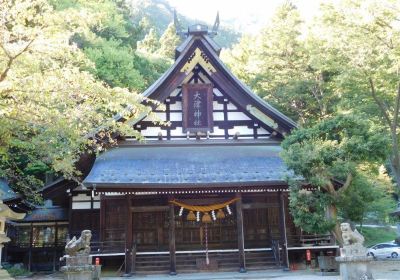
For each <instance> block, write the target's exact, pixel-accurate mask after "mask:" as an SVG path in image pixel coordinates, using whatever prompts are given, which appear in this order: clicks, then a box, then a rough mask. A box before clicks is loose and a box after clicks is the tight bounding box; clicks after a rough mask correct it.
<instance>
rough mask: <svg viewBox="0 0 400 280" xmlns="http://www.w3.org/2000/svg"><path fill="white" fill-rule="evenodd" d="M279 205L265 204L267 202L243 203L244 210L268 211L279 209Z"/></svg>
mask: <svg viewBox="0 0 400 280" xmlns="http://www.w3.org/2000/svg"><path fill="white" fill-rule="evenodd" d="M278 207H279V204H278V203H265V202H253V203H243V204H242V208H243V209H268V208H278Z"/></svg>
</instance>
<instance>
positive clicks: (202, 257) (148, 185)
mask: <svg viewBox="0 0 400 280" xmlns="http://www.w3.org/2000/svg"><path fill="white" fill-rule="evenodd" d="M214 35H215V32H214V30H213V31H209V30H208V28H207V26H204V25H199V24H197V25H194V26H191V27H189V28H188V31H187V32H186V33H185V37H186V38H185V40H184V41H183V43H182V44H181V45H180V46H179V47H177V49H176V59H175V63H174V64H173V65H172V66H171V68H170V69H169V70H167V71H166V72H165V73H164V74H163V75H162V76H161V77H160V78H159V79H158V80H157V81H156V82H155V83H154V84H153V85H152V86H151V87H149V88H148V89H147V90H146V91H145V92H144V93H143V95H144V96H145V97H146V98H148V99H152V100H156V101H158V102H159V103H160V104H161V105H160V106H158V107H156V106H155V105H154V104H153V105H152V106H153V107H152V109H153V110H152V113H151V114H149V115H143V116H141V117H140V118H139V119H136V120H121V121H130V122H132V125H133V126H134V129H136V130H137V131H139V132H140V133H141V135H142V136H143V138H144V140H145V141H138V140H137V139H135V138H134V137H124V139H120V140H119V141H118V145H117V146H115V147H113V148H110V149H108V150H106V151H105V152H103V153H101V154H100V155H99V156H98V157H97V158H96V159H90V157H84V159H83V160H81V162H80V168H81V170H82V172H83V173H84V174H87V176H86V177H85V179H84V180H83V186H84V187H82V186H78V185H77V184H76V183H75V182H71V181H68V180H66V179H63V178H61V179H58V180H56V181H54V182H52V183H50V184H48V185H46V187H45V188H44V189H43V190H42V193H43V196H44V198H45V199H49V200H51V201H52V203H50V202H49V203H48V204H47V205H45V206H43V207H42V208H40V209H39V208H38V209H35V210H34V211H36V212H34V211H33V212H32V213H31V214H30V215H27V217H26V218H25V220H22V221H18V222H14V223H12V224H11V225H10V231H9V232H10V234H11V235H12V236H11V237H12V240H13V241H12V242H11V243H10V244H9V246H8V249H7V257H8V258H9V260H10V261H17V260H19V261H22V262H24V263H25V264H27V265H28V266H29V269H30V270H35V269H40V268H41V267H42V268H43V267H46V264H47V268H50V269H57V268H58V267H59V263H58V258H59V257H60V256H61V255H62V254H63V247H64V246H65V241H66V239H67V238H72V236H74V235H78V236H79V235H80V232H81V231H82V230H84V229H90V230H91V231H92V234H93V238H92V255H93V256H95V257H99V258H100V261H101V263H102V264H103V265H105V266H115V267H116V268H118V267H119V268H120V269H121V271H122V272H121V273H125V274H127V275H129V274H132V273H143V274H147V273H170V274H175V273H182V272H195V271H204V270H206V271H210V270H212V271H215V270H219V271H227V270H231V271H241V272H245V271H246V270H249V269H268V268H277V267H281V268H284V269H290V268H293V267H294V265H295V264H297V263H301V262H302V261H305V258H306V250H309V251H311V254H312V258H314V257H315V255H317V254H320V253H321V252H322V253H324V252H325V253H326V252H331V253H332V252H333V253H335V252H336V250H337V248H338V246H337V245H336V243H335V240H334V238H333V237H332V236H331V235H330V234H327V235H318V236H317V235H310V234H307V233H304V232H302V230H301V229H300V228H298V227H296V226H295V225H294V223H293V220H292V217H291V215H290V213H289V210H288V194H289V192H288V183H287V178H288V177H290V176H292V175H293V174H292V172H291V171H290V170H288V168H287V167H286V166H285V163H284V162H283V160H282V158H281V157H280V151H281V147H280V144H281V141H282V140H283V139H284V137H285V136H286V135H288V134H290V132H291V130H292V129H294V128H296V123H295V122H294V121H292V120H291V119H290V118H288V117H287V116H285V115H284V114H282V113H281V112H279V111H278V110H277V109H275V108H273V107H272V106H271V105H269V104H268V103H266V102H265V101H264V100H263V99H261V98H260V97H258V96H257V95H256V94H254V93H253V92H252V91H251V90H250V89H249V88H248V87H247V86H246V85H244V84H243V83H242V82H241V81H239V80H238V79H237V78H236V77H235V76H234V75H233V74H232V73H231V72H230V70H229V69H228V68H227V67H226V66H225V65H224V64H223V62H222V61H221V59H220V58H219V54H220V51H221V48H220V47H219V46H218V45H217V44H216V43H215V42H214V40H213V36H214ZM159 121H161V122H159ZM13 203H14V205H16V204H15V202H13ZM35 213H36V215H35Z"/></svg>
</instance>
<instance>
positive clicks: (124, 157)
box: [84, 145, 291, 187]
mask: <svg viewBox="0 0 400 280" xmlns="http://www.w3.org/2000/svg"><path fill="white" fill-rule="evenodd" d="M280 150H281V148H280V147H279V146H266V145H255V146H244V145H243V146H178V147H176V146H174V147H144V146H139V147H120V148H114V149H112V150H109V151H106V152H104V153H103V154H101V155H100V156H99V157H98V158H97V159H96V162H95V163H94V166H93V168H92V170H91V171H90V173H89V175H88V176H87V177H86V179H85V180H84V184H85V185H86V186H92V185H93V184H96V185H97V186H106V185H107V186H112V185H123V186H132V187H138V186H145V185H146V186H161V185H162V186H164V185H207V184H215V185H218V184H233V183H234V184H236V185H238V184H243V185H246V184H255V183H256V184H258V183H263V182H284V180H285V177H287V176H288V175H290V174H291V172H290V171H288V169H287V167H286V166H285V164H284V162H283V160H282V159H281V157H280V156H279V152H280Z"/></svg>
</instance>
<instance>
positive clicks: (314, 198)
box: [289, 184, 335, 234]
mask: <svg viewBox="0 0 400 280" xmlns="http://www.w3.org/2000/svg"><path fill="white" fill-rule="evenodd" d="M331 200H332V198H331V197H330V196H329V195H327V194H326V193H323V192H311V191H307V190H305V189H302V188H301V186H299V185H297V184H292V185H291V186H290V201H289V207H290V213H291V214H292V216H293V221H294V223H295V224H296V225H298V226H300V227H301V229H302V230H304V231H305V232H309V233H319V234H325V233H326V232H329V231H330V230H332V229H333V227H334V226H335V221H334V220H332V219H330V218H328V217H327V216H326V208H327V207H328V206H329V205H330V203H331Z"/></svg>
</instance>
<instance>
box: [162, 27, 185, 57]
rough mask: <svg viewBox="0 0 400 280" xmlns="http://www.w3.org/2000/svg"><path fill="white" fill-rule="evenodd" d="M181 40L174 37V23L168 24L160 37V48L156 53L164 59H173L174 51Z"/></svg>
mask: <svg viewBox="0 0 400 280" xmlns="http://www.w3.org/2000/svg"><path fill="white" fill-rule="evenodd" d="M180 42H181V39H180V38H179V36H178V35H176V29H175V25H174V23H170V24H169V25H168V27H167V29H166V30H165V31H164V33H163V34H162V35H161V37H160V48H159V49H158V51H157V53H158V54H159V55H160V56H162V57H165V58H170V59H174V58H175V49H176V47H177V46H178V45H179V44H180Z"/></svg>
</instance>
